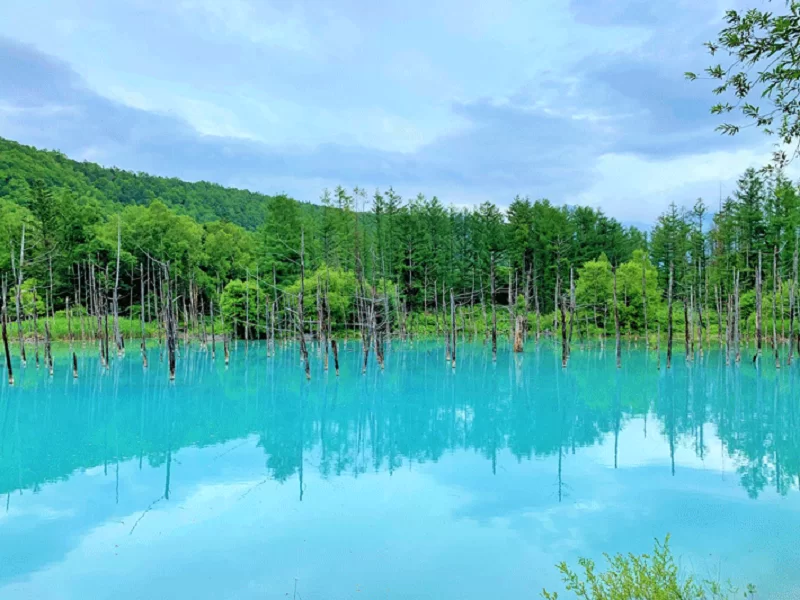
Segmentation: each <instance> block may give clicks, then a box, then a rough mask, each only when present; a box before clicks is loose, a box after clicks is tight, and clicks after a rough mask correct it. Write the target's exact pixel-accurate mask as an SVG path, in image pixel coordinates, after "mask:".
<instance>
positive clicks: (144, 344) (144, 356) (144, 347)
mask: <svg viewBox="0 0 800 600" xmlns="http://www.w3.org/2000/svg"><path fill="white" fill-rule="evenodd" d="M139 270H140V271H141V273H142V281H141V283H140V291H139V292H140V297H141V303H142V306H141V310H140V311H139V312H140V313H141V314H140V319H139V320H140V322H141V325H142V346H141V349H142V366H143V367H144V368H145V369H146V368H147V342H146V341H145V339H146V337H145V335H146V334H145V328H144V303H145V295H144V266H143V265H141V264H140V265H139Z"/></svg>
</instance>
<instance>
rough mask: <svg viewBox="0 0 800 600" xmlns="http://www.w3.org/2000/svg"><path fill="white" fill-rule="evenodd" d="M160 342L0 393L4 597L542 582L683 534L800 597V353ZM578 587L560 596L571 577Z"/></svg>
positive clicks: (702, 560)
mask: <svg viewBox="0 0 800 600" xmlns="http://www.w3.org/2000/svg"><path fill="white" fill-rule="evenodd" d="M221 354H222V352H221V351H220V352H219V353H218V355H217V360H216V362H215V363H212V362H211V359H210V356H209V354H208V353H204V352H201V351H199V350H197V349H195V350H190V351H188V352H187V351H184V352H183V356H181V357H180V358H179V362H178V374H177V381H176V383H175V384H174V385H170V384H169V383H168V381H167V376H166V365H165V364H164V363H159V357H158V352H157V351H154V352H152V353H151V356H150V362H151V368H150V369H149V370H148V371H145V372H143V371H142V367H141V361H140V358H139V356H138V353H136V352H130V353H129V354H128V356H127V357H126V358H124V359H122V360H119V361H117V362H115V364H114V365H113V366H112V368H111V370H110V371H108V372H104V371H102V370H101V369H100V368H99V367H98V365H97V360H96V357H95V355H94V353H93V351H92V350H91V349H87V350H85V351H83V354H82V356H81V376H80V379H79V380H77V381H73V379H72V374H71V371H70V369H69V368H68V365H67V363H66V357H65V356H64V355H59V356H57V358H56V372H55V376H54V377H53V378H52V379H51V378H50V377H49V376H48V375H47V373H46V372H45V370H44V369H41V370H38V371H37V369H36V368H35V367H33V366H32V365H31V363H29V366H28V368H27V369H24V370H23V369H21V368H19V365H16V364H15V366H16V376H17V386H16V387H14V388H9V387H8V386H7V385H6V383H5V381H3V382H2V383H0V495H2V501H1V502H0V598H2V599H7V598H15V599H16V598H36V599H37V600H38V599H47V598H58V599H61V598H75V599H83V598H115V599H128V598H148V599H157V598H209V599H210V598H214V599H216V598H286V597H290V598H301V599H302V600H315V599H346V598H393V599H400V598H423V599H425V598H430V599H434V598H435V599H437V600H441V599H446V600H447V599H488V598H515V599H516V598H535V597H538V593H539V591H540V590H541V589H542V587H544V586H547V587H549V588H554V587H556V588H558V585H557V584H558V576H557V573H556V571H555V569H554V568H553V565H554V563H556V562H558V561H561V560H567V561H570V562H574V561H576V560H577V558H578V557H580V556H590V557H594V558H600V557H601V555H602V553H603V552H617V551H626V552H627V551H632V552H642V551H646V550H648V549H650V548H651V547H652V540H653V538H654V537H663V536H664V535H665V534H666V533H671V534H672V540H673V542H672V543H673V548H674V550H675V552H676V554H677V555H678V556H679V557H680V561H681V564H682V565H683V566H684V567H686V568H687V569H691V570H693V571H694V572H696V573H697V574H699V575H700V576H710V577H714V578H717V577H719V576H720V575H721V576H722V578H723V579H725V578H728V577H730V578H733V579H735V580H736V581H739V582H742V583H744V582H753V583H755V584H756V585H757V586H758V587H759V588H760V590H761V591H762V592H763V593H764V596H763V597H768V598H798V597H800V569H798V568H797V565H798V564H800V544H798V543H797V534H798V531H800V494H798V477H800V427H799V425H800V397H798V396H800V394H798V391H799V390H800V381H799V379H800V376H799V375H798V369H799V368H800V365H796V366H794V367H792V368H786V367H784V368H783V369H781V370H780V371H776V370H775V369H774V366H771V365H770V364H769V362H770V361H768V360H765V361H764V365H763V367H762V370H761V371H760V372H759V371H756V370H755V369H754V368H753V367H752V366H751V365H749V364H743V365H742V366H741V367H739V368H727V367H725V365H724V357H723V356H722V355H721V354H720V353H718V352H712V353H709V354H706V356H705V357H704V358H703V359H702V361H700V360H697V361H695V363H694V364H692V365H691V366H690V367H687V366H686V365H685V364H684V361H683V360H682V358H681V359H679V360H676V364H675V366H674V368H673V369H672V370H671V371H669V372H667V371H666V370H664V368H663V365H662V369H661V370H660V371H659V370H658V369H657V368H656V359H655V356H654V355H653V354H649V355H648V354H646V353H645V352H644V351H642V350H636V349H633V350H629V351H626V353H625V354H624V356H623V369H622V370H620V371H618V370H617V369H615V368H614V357H613V352H609V351H606V352H605V353H601V352H600V351H599V350H592V351H589V350H585V351H576V352H575V354H574V355H573V358H572V361H571V363H570V366H569V368H568V369H567V370H562V369H561V367H560V357H559V352H558V349H556V348H553V347H550V346H548V345H546V344H543V345H542V346H541V347H539V348H538V349H534V348H533V347H531V348H529V350H528V352H526V353H525V354H524V355H522V356H512V355H511V354H510V353H508V352H507V351H501V352H500V354H499V355H498V359H497V363H496V364H493V363H492V360H491V354H490V353H489V352H488V351H487V349H486V348H484V347H483V346H481V345H475V346H464V347H461V348H460V349H459V363H458V368H457V370H456V371H455V372H453V371H452V370H451V369H450V368H449V367H448V366H446V365H445V362H444V358H443V353H442V349H441V345H433V344H427V345H426V344H415V345H414V346H408V345H399V344H395V345H394V346H393V347H392V348H391V349H390V350H389V352H388V354H387V366H386V371H385V372H380V371H379V370H378V369H377V368H375V367H374V365H371V366H370V369H369V370H368V372H367V374H366V375H363V376H362V374H361V371H360V365H359V362H360V353H359V351H358V347H357V345H356V344H354V343H351V344H350V345H348V346H347V347H346V348H345V349H343V352H342V373H341V376H340V377H339V378H336V377H335V376H334V374H333V372H330V373H327V374H325V373H323V372H322V369H321V365H320V362H319V360H318V359H317V358H316V354H315V352H312V357H313V359H314V364H313V369H312V380H311V382H310V383H307V382H306V380H305V377H304V374H303V371H302V369H301V366H300V362H299V358H298V354H297V350H296V348H293V347H289V348H286V349H279V352H278V355H277V356H276V357H274V358H271V359H268V358H267V357H266V356H265V351H264V346H263V345H251V347H250V349H249V351H248V352H247V354H245V351H244V346H243V344H239V346H238V348H237V349H236V350H235V351H234V352H233V355H232V358H231V365H230V367H229V368H227V369H226V368H225V366H224V363H223V360H222V356H221ZM559 589H560V588H559Z"/></svg>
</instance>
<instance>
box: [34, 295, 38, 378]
mask: <svg viewBox="0 0 800 600" xmlns="http://www.w3.org/2000/svg"><path fill="white" fill-rule="evenodd" d="M37 302H38V300H37V298H36V286H34V287H33V356H34V359H35V361H36V368H37V369H38V368H39V318H38V315H39V311H38V309H37V307H36V304H37Z"/></svg>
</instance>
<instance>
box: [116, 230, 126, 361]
mask: <svg viewBox="0 0 800 600" xmlns="http://www.w3.org/2000/svg"><path fill="white" fill-rule="evenodd" d="M121 253H122V233H121V224H120V220H119V217H117V267H116V272H115V274H114V296H113V309H114V341H115V342H116V344H117V356H122V353H123V351H124V349H125V342H124V341H123V339H122V333H121V332H120V328H119V264H120V255H121Z"/></svg>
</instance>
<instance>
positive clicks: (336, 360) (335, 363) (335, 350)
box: [331, 339, 339, 377]
mask: <svg viewBox="0 0 800 600" xmlns="http://www.w3.org/2000/svg"><path fill="white" fill-rule="evenodd" d="M331 350H332V351H333V368H334V369H336V376H337V377H338V376H339V345H338V344H337V343H336V340H335V339H331Z"/></svg>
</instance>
